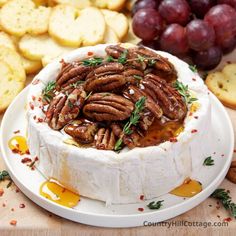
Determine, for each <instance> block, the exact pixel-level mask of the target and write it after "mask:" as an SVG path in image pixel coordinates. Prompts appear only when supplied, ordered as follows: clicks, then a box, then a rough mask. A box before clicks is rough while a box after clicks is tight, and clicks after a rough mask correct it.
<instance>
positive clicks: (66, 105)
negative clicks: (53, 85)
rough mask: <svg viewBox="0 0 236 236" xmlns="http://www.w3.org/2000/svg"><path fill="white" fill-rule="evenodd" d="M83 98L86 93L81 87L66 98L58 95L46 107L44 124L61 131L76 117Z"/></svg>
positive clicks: (64, 95) (61, 94)
mask: <svg viewBox="0 0 236 236" xmlns="http://www.w3.org/2000/svg"><path fill="white" fill-rule="evenodd" d="M85 97H86V93H85V91H84V90H83V89H82V88H81V87H80V88H76V89H74V90H73V91H72V92H71V94H69V95H68V96H67V95H66V94H63V93H60V94H59V95H57V96H56V97H54V98H53V100H52V101H51V102H50V104H49V106H48V109H47V111H46V122H47V123H48V124H49V126H50V127H51V128H52V129H55V130H59V129H61V128H62V127H63V126H65V125H66V124H67V123H69V122H70V121H71V120H73V119H75V118H76V117H77V116H78V114H79V112H80V109H81V108H82V106H83V103H84V101H85Z"/></svg>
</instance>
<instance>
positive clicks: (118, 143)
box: [114, 138, 123, 151]
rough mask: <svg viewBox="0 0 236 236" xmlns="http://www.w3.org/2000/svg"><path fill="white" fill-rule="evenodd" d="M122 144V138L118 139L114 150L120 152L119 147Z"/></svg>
mask: <svg viewBox="0 0 236 236" xmlns="http://www.w3.org/2000/svg"><path fill="white" fill-rule="evenodd" d="M122 143H123V141H122V138H119V139H118V140H117V141H116V144H115V147H114V150H115V151H120V150H121V145H122Z"/></svg>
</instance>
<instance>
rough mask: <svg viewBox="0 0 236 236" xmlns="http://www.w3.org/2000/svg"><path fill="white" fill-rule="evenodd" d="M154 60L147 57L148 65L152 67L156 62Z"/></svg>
mask: <svg viewBox="0 0 236 236" xmlns="http://www.w3.org/2000/svg"><path fill="white" fill-rule="evenodd" d="M156 62H157V61H156V60H155V59H149V60H148V65H149V66H150V67H152V66H154V65H155V64H156Z"/></svg>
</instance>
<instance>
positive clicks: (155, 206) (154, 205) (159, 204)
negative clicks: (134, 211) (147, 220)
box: [147, 200, 164, 210]
mask: <svg viewBox="0 0 236 236" xmlns="http://www.w3.org/2000/svg"><path fill="white" fill-rule="evenodd" d="M162 202H164V200H161V201H157V202H154V201H153V202H150V203H149V204H148V205H147V207H148V208H149V209H151V210H158V209H160V208H161V207H162Z"/></svg>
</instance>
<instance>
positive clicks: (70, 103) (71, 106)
mask: <svg viewBox="0 0 236 236" xmlns="http://www.w3.org/2000/svg"><path fill="white" fill-rule="evenodd" d="M68 106H69V108H70V109H72V108H73V107H74V104H73V103H72V102H71V100H70V99H68Z"/></svg>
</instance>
